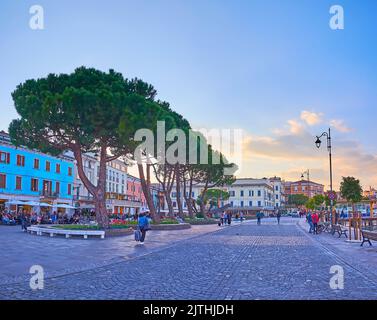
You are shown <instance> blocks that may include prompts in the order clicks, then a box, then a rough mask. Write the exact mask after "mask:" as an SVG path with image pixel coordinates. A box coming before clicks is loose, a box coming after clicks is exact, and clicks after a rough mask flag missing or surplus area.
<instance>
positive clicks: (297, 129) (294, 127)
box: [288, 120, 304, 134]
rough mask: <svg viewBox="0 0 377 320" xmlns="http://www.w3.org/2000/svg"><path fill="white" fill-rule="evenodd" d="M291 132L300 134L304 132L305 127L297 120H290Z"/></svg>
mask: <svg viewBox="0 0 377 320" xmlns="http://www.w3.org/2000/svg"><path fill="white" fill-rule="evenodd" d="M288 125H289V131H290V132H291V133H292V134H300V133H301V132H303V130H304V126H303V125H302V124H301V123H299V122H298V121H297V120H288Z"/></svg>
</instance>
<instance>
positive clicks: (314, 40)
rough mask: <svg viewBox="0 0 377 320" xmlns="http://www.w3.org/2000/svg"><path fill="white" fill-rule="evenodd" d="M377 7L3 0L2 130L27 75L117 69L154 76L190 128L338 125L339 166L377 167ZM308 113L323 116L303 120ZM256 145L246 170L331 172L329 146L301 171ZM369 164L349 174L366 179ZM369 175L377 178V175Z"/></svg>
mask: <svg viewBox="0 0 377 320" xmlns="http://www.w3.org/2000/svg"><path fill="white" fill-rule="evenodd" d="M33 4H39V5H42V6H43V8H44V11H45V30H38V31H35V30H31V29H30V28H29V19H30V14H29V8H30V6H31V5H33ZM334 4H339V5H342V6H343V7H344V11H345V29H344V30H338V31H334V30H331V29H330V28H329V19H330V14H329V8H330V7H331V6H332V5H334ZM376 14H377V1H374V0H370V1H368V0H358V1H355V0H348V1H346V0H344V1H340V0H337V1H328V0H285V1H282V0H235V1H230V0H227V1H225V0H224V1H223V0H202V1H200V0H137V1H136V0H134V1H127V0H119V1H116V0H107V1H102V0H97V1H90V0H76V1H72V0H65V1H51V0H50V1H42V0H34V1H21V0H19V1H14V0H2V1H1V3H0V34H1V41H0V50H1V55H0V70H1V71H0V88H1V90H0V108H1V111H2V116H1V118H0V129H5V130H6V129H7V127H8V124H9V122H10V121H11V120H12V119H13V118H15V117H16V113H15V111H14V108H13V103H12V99H11V95H10V94H11V92H12V91H13V90H14V88H15V87H16V85H17V84H18V83H20V82H22V81H24V80H26V79H29V78H35V77H42V76H45V75H46V74H48V73H50V72H54V73H61V72H71V71H73V70H74V68H76V67H78V66H81V65H85V66H91V67H96V68H99V69H102V70H107V69H109V68H114V69H115V70H117V71H119V72H122V73H123V74H124V75H125V76H127V77H134V76H137V77H140V78H142V79H143V80H145V81H147V82H150V83H152V84H153V85H154V86H155V87H156V89H157V90H158V92H159V98H160V99H164V100H167V101H169V102H170V103H171V104H172V106H173V108H174V109H175V110H177V111H178V112H180V113H181V114H183V115H184V116H185V117H186V118H187V119H188V120H189V121H190V122H191V123H192V125H193V126H195V127H202V126H205V127H209V128H222V127H225V128H242V129H244V130H245V135H246V136H247V137H249V138H250V141H251V144H253V141H254V140H255V139H256V140H257V141H259V140H260V139H262V140H263V139H264V138H269V139H272V140H273V141H275V142H276V143H281V144H282V145H283V142H282V140H283V141H290V140H289V139H291V141H296V140H295V138H297V135H302V136H305V134H311V135H315V134H317V133H320V132H322V131H323V130H325V129H326V128H327V127H328V124H329V123H330V122H332V123H333V124H334V123H336V124H338V126H337V127H340V130H337V129H336V128H334V145H335V143H336V141H338V145H339V146H341V148H342V149H341V150H339V151H340V152H339V158H341V157H342V160H343V161H342V162H339V164H338V165H339V166H340V167H341V166H344V165H345V164H347V161H346V159H345V157H346V156H347V154H348V155H349V154H352V153H351V152H350V151H351V150H350V148H351V149H352V148H353V150H355V149H357V150H358V153H360V154H363V159H364V160H365V159H367V160H368V159H369V160H370V162H368V165H370V166H371V170H372V171H373V170H374V167H373V164H372V162H373V161H372V160H374V158H373V157H374V156H375V155H376V154H377V146H376V143H375V137H376V135H377V126H376V125H375V122H376V120H375V119H376V116H377V111H376V110H377V109H376V102H377V90H376V87H377V73H376V71H377V58H376V57H377V44H376V39H377V19H375V16H376ZM303 111H307V112H311V113H313V114H315V115H319V118H320V120H318V121H314V122H310V121H306V120H304V118H305V117H302V112H303ZM292 121H295V124H296V125H298V126H301V127H302V128H301V129H302V130H295V129H292V125H295V124H294V122H292ZM334 121H336V122H334ZM339 124H341V125H339ZM338 129H339V128H338ZM282 137H284V139H282ZM287 139H288V140H287ZM300 141H301V140H300ZM305 141H306V140H305ZM296 142H297V141H296ZM288 145H289V144H288ZM266 147H268V145H267V146H266ZM255 148H256V147H255ZM261 148H262V149H263V146H262V147H261ZM347 148H348V149H347ZM251 149H253V145H252V147H251ZM334 149H335V146H334ZM339 149H340V147H339ZM272 150H273V149H272ZM246 151H247V150H246ZM288 151H289V150H288ZM335 151H336V149H335V150H334V152H335ZM311 152H313V154H312V153H311ZM255 153H256V154H257V156H256V157H255V158H254V156H253V152H251V153H250V156H249V157H248V158H247V159H246V160H245V165H244V166H243V167H244V170H245V171H244V172H243V173H242V174H241V175H244V176H246V175H247V176H250V175H253V176H264V175H269V174H278V175H282V176H284V177H286V178H292V179H293V178H294V177H295V176H297V175H298V171H300V170H302V169H304V168H305V169H306V167H308V166H311V167H313V171H314V172H317V177H318V179H319V180H321V181H324V180H325V179H326V177H327V176H326V167H325V165H326V162H325V161H322V159H324V160H326V154H325V152H324V151H323V152H318V151H317V150H313V151H311V150H310V149H308V151H307V154H306V155H305V156H303V157H302V158H301V157H300V156H297V157H296V158H295V159H296V160H297V163H295V164H294V166H295V167H293V164H292V161H291V159H290V155H287V157H284V156H283V155H282V156H280V157H277V158H276V159H271V156H270V155H269V154H267V155H266V154H265V153H264V152H263V150H258V151H257V152H254V154H255ZM317 155H320V157H321V158H318V157H317ZM311 157H312V158H313V159H316V160H317V162H316V161H312V162H309V161H308V158H311ZM272 158H273V157H272ZM363 159H361V160H360V159H354V163H355V166H357V163H358V162H360V163H362V161H363ZM359 160H360V161H359ZM369 160H368V161H369ZM297 167H299V168H297ZM364 169H365V165H364V168H363V167H353V168H352V170H353V171H352V170H350V172H354V174H355V175H358V174H359V175H360V176H363V175H364V174H365V172H364V171H363V170H364ZM342 174H343V171H341V170H340V169H339V172H338V176H339V177H340V176H341V175H342ZM364 181H365V184H372V183H376V184H377V172H374V171H373V173H372V174H371V173H370V172H369V173H368V174H367V175H366V174H365V178H364Z"/></svg>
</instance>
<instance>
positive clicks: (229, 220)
mask: <svg viewBox="0 0 377 320" xmlns="http://www.w3.org/2000/svg"><path fill="white" fill-rule="evenodd" d="M231 223H232V214H231V213H229V214H228V225H230V224H231Z"/></svg>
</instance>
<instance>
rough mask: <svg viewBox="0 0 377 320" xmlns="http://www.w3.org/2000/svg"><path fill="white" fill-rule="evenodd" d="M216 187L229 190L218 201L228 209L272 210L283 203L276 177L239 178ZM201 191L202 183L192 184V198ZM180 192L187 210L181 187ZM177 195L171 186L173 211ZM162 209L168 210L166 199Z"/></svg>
mask: <svg viewBox="0 0 377 320" xmlns="http://www.w3.org/2000/svg"><path fill="white" fill-rule="evenodd" d="M187 189H188V188H187ZM216 189H222V190H224V191H226V192H229V194H230V197H229V199H228V200H223V201H220V202H221V203H220V206H221V207H223V206H225V205H230V208H228V209H227V210H229V211H236V212H237V211H244V212H256V211H260V210H261V211H265V212H268V211H271V212H272V211H274V210H275V209H276V208H280V207H283V206H284V205H285V199H284V195H283V191H284V190H283V188H282V181H281V179H280V178H278V177H273V178H270V179H267V178H265V179H252V178H243V179H242V178H241V179H237V180H236V181H235V182H234V183H233V184H232V185H226V186H223V187H216ZM202 191H203V186H202V185H200V184H194V185H193V189H192V198H193V199H194V200H197V199H198V196H199V195H200V194H201V193H202ZM186 192H188V190H186ZM181 193H182V194H181V202H182V207H183V211H184V212H187V204H186V201H185V199H184V197H183V187H181ZM178 196H179V195H178V194H177V191H176V187H175V186H173V188H172V191H171V199H172V204H173V208H174V211H175V212H177V211H178V204H177V197H178ZM163 210H164V211H167V210H168V208H167V204H166V201H165V203H164V208H163Z"/></svg>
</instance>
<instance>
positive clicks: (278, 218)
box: [276, 210, 281, 224]
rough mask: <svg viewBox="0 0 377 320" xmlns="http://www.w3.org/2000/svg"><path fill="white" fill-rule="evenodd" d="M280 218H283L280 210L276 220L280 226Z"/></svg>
mask: <svg viewBox="0 0 377 320" xmlns="http://www.w3.org/2000/svg"><path fill="white" fill-rule="evenodd" d="M280 218H281V212H280V210H278V212H277V213H276V219H277V220H278V224H280Z"/></svg>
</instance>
